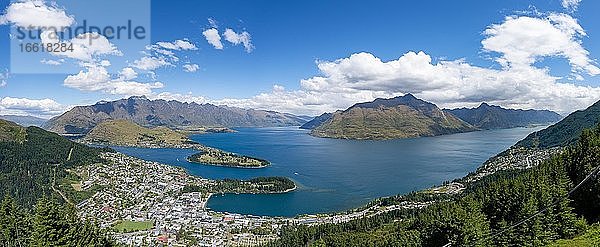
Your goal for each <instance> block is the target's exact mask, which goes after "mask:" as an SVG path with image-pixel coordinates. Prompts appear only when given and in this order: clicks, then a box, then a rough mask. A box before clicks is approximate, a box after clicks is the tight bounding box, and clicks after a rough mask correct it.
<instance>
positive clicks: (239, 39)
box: [223, 28, 254, 52]
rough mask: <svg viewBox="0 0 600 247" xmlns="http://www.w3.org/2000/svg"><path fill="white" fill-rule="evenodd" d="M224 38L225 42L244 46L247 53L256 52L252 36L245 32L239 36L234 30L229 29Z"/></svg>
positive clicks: (226, 30)
mask: <svg viewBox="0 0 600 247" xmlns="http://www.w3.org/2000/svg"><path fill="white" fill-rule="evenodd" d="M223 37H225V40H227V41H229V42H230V43H232V44H234V45H239V44H243V45H244V48H245V49H246V52H252V50H254V45H253V44H252V40H251V38H250V34H249V33H248V32H246V31H243V32H241V33H239V34H238V33H236V32H234V31H233V30H231V29H229V28H227V29H225V32H224V33H223Z"/></svg>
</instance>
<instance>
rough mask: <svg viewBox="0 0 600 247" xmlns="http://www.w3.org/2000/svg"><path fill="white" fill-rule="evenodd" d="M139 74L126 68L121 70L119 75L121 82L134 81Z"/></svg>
mask: <svg viewBox="0 0 600 247" xmlns="http://www.w3.org/2000/svg"><path fill="white" fill-rule="evenodd" d="M137 76H138V74H137V73H136V72H135V70H133V69H132V68H129V67H126V68H123V69H122V70H121V72H120V73H119V78H120V80H125V81H127V80H133V79H135V78H137Z"/></svg>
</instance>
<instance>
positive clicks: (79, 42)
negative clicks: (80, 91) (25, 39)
mask: <svg viewBox="0 0 600 247" xmlns="http://www.w3.org/2000/svg"><path fill="white" fill-rule="evenodd" d="M41 40H42V42H43V43H62V44H65V45H66V47H72V48H73V50H72V51H68V52H62V51H57V52H49V53H50V54H52V55H54V56H62V57H68V58H73V59H77V60H82V61H92V60H94V59H96V58H97V57H98V56H102V55H116V56H122V55H123V53H122V52H121V51H119V50H118V49H117V47H116V46H115V45H114V44H112V43H111V42H110V41H108V39H107V38H106V37H104V36H103V35H100V34H98V33H83V34H80V35H77V37H75V38H73V39H71V40H59V36H58V35H57V34H56V32H54V31H52V30H48V31H44V32H43V33H42V37H41Z"/></svg>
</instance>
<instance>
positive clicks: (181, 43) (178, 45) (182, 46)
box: [156, 39, 198, 51]
mask: <svg viewBox="0 0 600 247" xmlns="http://www.w3.org/2000/svg"><path fill="white" fill-rule="evenodd" d="M156 44H157V45H158V46H160V47H162V48H165V49H169V50H178V51H179V50H198V48H197V47H196V45H194V44H193V43H190V42H189V41H187V40H181V39H178V40H175V41H173V42H156Z"/></svg>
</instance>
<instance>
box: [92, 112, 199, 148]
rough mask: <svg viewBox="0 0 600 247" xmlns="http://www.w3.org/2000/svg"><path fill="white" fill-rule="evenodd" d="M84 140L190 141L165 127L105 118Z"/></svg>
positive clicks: (140, 143)
mask: <svg viewBox="0 0 600 247" xmlns="http://www.w3.org/2000/svg"><path fill="white" fill-rule="evenodd" d="M84 141H86V142H93V143H106V144H111V145H122V146H144V145H155V144H171V145H176V144H184V143H192V141H191V140H190V139H188V138H187V136H186V135H185V134H183V133H180V132H177V131H174V130H171V129H169V128H167V127H156V128H145V127H142V126H139V125H137V124H135V123H133V122H131V121H128V120H122V119H120V120H107V121H104V122H101V123H99V124H98V125H97V126H96V127H94V128H93V129H92V130H91V131H90V133H88V134H87V135H86V136H85V138H84Z"/></svg>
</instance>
